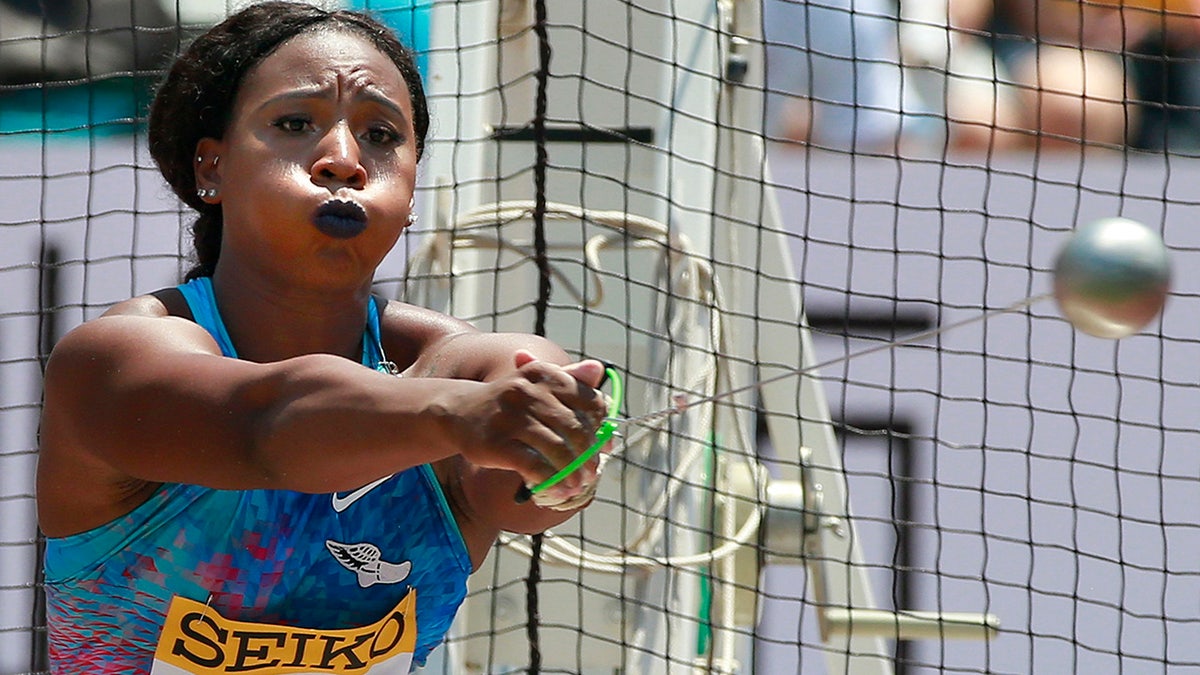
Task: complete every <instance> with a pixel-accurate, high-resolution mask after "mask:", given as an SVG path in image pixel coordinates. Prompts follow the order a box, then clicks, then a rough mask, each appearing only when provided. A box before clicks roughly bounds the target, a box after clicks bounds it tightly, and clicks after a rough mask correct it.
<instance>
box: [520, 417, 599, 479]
mask: <svg viewBox="0 0 1200 675" xmlns="http://www.w3.org/2000/svg"><path fill="white" fill-rule="evenodd" d="M516 440H518V441H520V442H521V443H524V444H525V445H527V446H529V447H530V448H532V449H534V450H535V451H537V452H538V453H540V454H541V455H542V456H543V457H544V458H545V460H546V465H547V466H548V469H547V470H546V471H544V473H543V474H540V475H538V476H537V480H536V481H534V484H541V483H543V482H545V481H546V480H549V479H550V478H551V477H552V476H554V475H555V474H557V473H558V472H559V471H560V470H561V469H563V468H565V467H567V466H568V465H570V464H571V463H572V462H574V461H575V460H576V458H578V457H579V456H580V455H582V454H583V453H584V452H585V451H586V450H587V449H588V447H590V446H578V445H576V446H574V447H572V446H571V445H569V444H568V443H566V442H564V441H563V439H562V438H561V437H559V436H557V435H556V434H554V433H553V432H552V431H551V430H550V429H548V428H546V427H544V426H534V425H531V426H530V427H528V428H527V429H525V430H524V432H523V433H522V434H521V435H520V436H519V437H517V438H516ZM596 464H597V462H596V461H594V460H589V461H588V462H586V463H584V464H583V465H582V466H580V467H579V468H577V469H575V470H574V471H572V472H571V473H570V474H568V475H567V476H565V477H563V478H562V479H561V481H560V483H558V484H559V485H562V486H564V487H566V488H568V489H574V488H575V487H577V486H578V485H579V484H580V483H582V482H584V481H587V480H588V479H589V478H590V476H591V475H592V474H594V473H595V470H596Z"/></svg>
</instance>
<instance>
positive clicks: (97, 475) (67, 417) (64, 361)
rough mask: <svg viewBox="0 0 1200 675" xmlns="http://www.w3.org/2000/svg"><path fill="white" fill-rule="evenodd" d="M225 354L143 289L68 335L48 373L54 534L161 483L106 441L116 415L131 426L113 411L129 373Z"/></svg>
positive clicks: (45, 511) (43, 462) (125, 504)
mask: <svg viewBox="0 0 1200 675" xmlns="http://www.w3.org/2000/svg"><path fill="white" fill-rule="evenodd" d="M189 353H190V354H213V353H218V354H219V349H218V348H217V346H216V344H215V342H213V341H212V338H211V337H209V336H208V334H207V333H206V332H205V331H204V330H203V329H202V328H200V327H199V326H197V325H196V324H194V323H192V322H191V321H188V320H187V319H183V318H178V317H174V316H171V315H170V313H169V311H168V310H167V308H166V307H165V306H164V305H163V303H162V302H160V301H158V300H157V299H156V298H154V297H153V296H143V297H138V298H133V299H130V300H126V301H123V302H121V303H118V304H117V305H114V306H113V307H112V308H110V309H109V310H108V311H106V312H105V313H104V314H103V315H102V316H100V317H98V318H95V319H92V320H90V321H87V322H85V323H83V324H81V325H79V326H77V327H76V328H74V329H72V330H71V331H70V332H69V333H67V335H65V336H64V337H63V338H62V339H61V340H60V341H59V342H58V344H57V345H55V347H54V350H53V351H52V352H51V355H50V360H49V362H48V363H47V366H46V372H45V375H44V378H43V383H44V384H43V387H44V400H43V407H42V419H41V427H40V434H39V436H40V452H39V458H38V510H39V516H40V519H41V525H42V528H43V530H44V531H45V532H46V533H47V534H48V535H50V536H56V535H62V534H69V533H72V532H76V531H81V530H83V529H87V526H88V525H92V526H94V525H95V524H97V523H98V522H103V520H99V521H97V520H95V519H93V515H94V514H105V517H107V516H110V515H114V514H117V513H120V512H124V511H128V510H129V508H130V506H129V505H130V504H136V503H140V501H141V500H144V499H145V498H146V496H147V494H148V491H152V490H153V489H154V487H155V485H153V484H151V483H149V482H147V481H140V480H136V479H133V478H132V477H131V476H130V475H129V474H128V473H126V472H123V471H120V470H118V469H116V468H115V467H114V465H113V463H112V462H111V461H109V460H108V457H107V456H106V452H105V449H106V448H105V446H108V445H119V444H118V443H105V442H104V441H103V440H102V439H105V438H107V437H109V436H112V434H109V433H106V429H105V425H106V424H107V423H108V421H109V420H111V421H112V424H113V425H119V426H128V425H129V423H130V420H135V421H136V420H137V419H138V418H137V415H145V414H146V410H145V408H146V406H145V405H144V402H143V405H141V406H140V409H138V410H134V411H131V414H130V415H129V419H125V418H123V417H121V416H120V415H117V414H112V413H111V410H112V408H113V407H114V406H116V405H117V404H119V403H120V402H122V401H123V400H124V398H125V396H124V391H123V390H122V387H121V385H120V382H121V377H122V375H123V374H126V373H131V372H137V371H145V370H147V369H154V368H160V367H162V364H164V363H167V362H168V361H170V360H171V359H172V357H173V355H177V354H189Z"/></svg>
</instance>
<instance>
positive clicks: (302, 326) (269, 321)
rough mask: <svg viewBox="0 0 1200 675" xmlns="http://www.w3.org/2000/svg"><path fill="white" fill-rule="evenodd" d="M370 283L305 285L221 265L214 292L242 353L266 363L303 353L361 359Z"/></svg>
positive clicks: (216, 274)
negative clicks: (306, 286) (323, 286)
mask: <svg viewBox="0 0 1200 675" xmlns="http://www.w3.org/2000/svg"><path fill="white" fill-rule="evenodd" d="M370 290H371V287H370V283H369V281H368V283H365V284H362V285H361V286H359V287H356V288H341V289H337V288H321V289H316V288H304V287H300V286H298V285H295V284H287V283H280V281H279V280H278V279H275V280H270V279H262V278H257V277H253V276H250V275H246V274H240V273H239V272H238V271H237V269H236V268H234V269H229V270H227V269H223V268H222V267H221V266H220V265H218V266H217V270H216V273H215V274H213V292H214V293H215V295H216V300H217V306H218V307H219V308H220V311H221V318H222V319H223V320H224V322H225V328H226V329H227V330H228V331H229V337H230V339H231V340H233V344H234V346H235V348H236V349H237V351H238V355H239V356H240V357H241V358H243V359H246V360H248V361H255V362H260V363H265V362H269V361H280V360H283V359H287V358H292V357H295V356H301V355H304V354H316V353H324V354H336V355H338V356H344V357H346V358H349V359H353V360H358V359H359V358H361V353H362V336H363V328H364V326H365V325H366V320H367V303H368V302H369V301H370Z"/></svg>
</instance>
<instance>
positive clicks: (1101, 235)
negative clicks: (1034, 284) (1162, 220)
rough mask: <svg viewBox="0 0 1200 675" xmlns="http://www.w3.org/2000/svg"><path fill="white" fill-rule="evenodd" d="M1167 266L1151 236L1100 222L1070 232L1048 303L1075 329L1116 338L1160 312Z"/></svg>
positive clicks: (1123, 224) (1121, 222) (1141, 229)
mask: <svg viewBox="0 0 1200 675" xmlns="http://www.w3.org/2000/svg"><path fill="white" fill-rule="evenodd" d="M1170 289H1171V261H1170V258H1169V256H1168V254H1167V247H1166V245H1165V244H1163V241H1162V238H1161V237H1159V236H1158V234H1157V233H1156V232H1154V231H1153V230H1151V229H1150V228H1148V227H1146V226H1145V225H1143V224H1141V223H1139V222H1137V221H1134V220H1130V219H1128V218H1101V219H1100V220H1097V221H1094V222H1092V223H1089V224H1087V225H1084V226H1082V227H1080V228H1078V229H1076V230H1075V233H1074V234H1072V235H1071V238H1070V240H1068V241H1067V244H1066V246H1064V247H1063V249H1062V251H1060V252H1059V254H1058V259H1057V261H1056V262H1055V265H1054V297H1055V299H1056V300H1057V301H1058V306H1059V309H1060V310H1061V311H1062V313H1063V316H1065V317H1066V318H1067V320H1068V321H1070V322H1071V324H1072V325H1073V326H1075V328H1077V329H1079V330H1081V331H1083V332H1085V333H1087V334H1089V335H1094V336H1096V337H1102V338H1112V339H1116V338H1122V337H1125V336H1127V335H1132V334H1133V333H1136V332H1138V331H1139V330H1141V328H1142V327H1143V326H1145V325H1146V324H1148V323H1150V321H1152V320H1153V319H1154V317H1156V316H1158V314H1159V312H1160V311H1162V308H1163V304H1164V303H1165V302H1166V300H1167V293H1168V292H1169V291H1170Z"/></svg>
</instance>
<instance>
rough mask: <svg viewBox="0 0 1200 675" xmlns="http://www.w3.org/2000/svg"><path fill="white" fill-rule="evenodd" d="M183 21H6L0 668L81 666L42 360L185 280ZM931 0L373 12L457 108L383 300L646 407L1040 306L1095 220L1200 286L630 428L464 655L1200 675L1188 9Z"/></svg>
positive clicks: (117, 9)
mask: <svg viewBox="0 0 1200 675" xmlns="http://www.w3.org/2000/svg"><path fill="white" fill-rule="evenodd" d="M108 4H112V7H109V6H108ZM191 4H192V3H180V4H179V5H177V6H170V5H160V4H156V3H154V2H134V1H130V2H126V3H107V4H105V6H104V7H100V6H99V5H98V4H97V3H91V4H90V5H88V4H86V3H75V4H72V3H64V5H69V6H70V7H71V8H72V9H71V10H70V11H68V10H65V9H64V10H62V11H59V12H57V13H54V12H49V13H47V12H46V11H43V13H42V14H34V13H30V12H29V11H28V10H27V8H26V5H25V3H20V2H11V1H10V2H0V204H3V205H4V213H3V214H2V215H0V240H2V241H3V245H2V246H0V282H2V287H3V288H4V289H5V292H4V293H3V295H2V296H0V673H22V674H24V673H35V672H44V671H46V670H47V668H48V666H47V662H46V654H45V649H44V638H45V620H44V615H43V613H42V612H41V609H40V600H41V581H40V576H39V573H38V569H39V567H40V563H39V551H40V543H39V538H38V534H37V529H36V525H35V508H34V498H33V493H34V469H35V463H36V453H37V423H38V413H39V405H40V395H41V392H40V374H41V369H42V367H43V365H44V360H45V358H46V356H47V355H48V352H49V349H50V347H51V346H52V345H53V343H54V341H55V340H56V339H57V338H58V337H60V336H61V335H62V334H63V333H64V332H65V331H66V330H69V329H70V328H71V327H72V326H74V325H76V324H78V323H80V322H81V321H84V320H87V319H90V318H93V317H95V316H97V315H98V314H99V313H101V312H102V311H103V310H104V309H105V308H106V307H108V306H109V305H110V304H112V303H113V302H116V301H118V300H120V299H123V298H126V297H129V296H131V295H134V294H140V293H145V292H148V291H152V290H155V289H158V288H162V287H165V286H169V285H172V284H174V283H176V282H177V280H178V279H179V277H180V275H181V272H182V271H183V269H184V268H185V267H186V266H187V262H186V260H185V257H186V254H187V246H188V243H187V241H186V238H185V235H184V234H183V233H184V232H185V231H186V226H187V224H188V222H189V221H190V215H189V214H187V213H186V212H184V211H183V210H181V208H180V205H179V204H178V203H177V201H176V200H175V199H174V197H173V196H171V194H170V192H169V190H168V189H167V188H166V187H165V186H164V185H163V183H162V180H161V178H160V177H159V175H158V173H157V171H156V170H155V169H154V167H153V163H152V161H151V160H150V157H149V154H148V152H147V151H146V138H145V132H144V112H145V104H146V101H147V100H148V96H149V93H148V92H149V91H150V89H151V87H152V84H153V82H154V81H155V79H156V78H157V77H158V76H160V75H161V68H162V67H163V60H162V55H163V54H165V53H169V52H172V51H174V50H175V49H176V48H177V46H178V45H179V44H180V43H182V42H184V41H186V40H187V39H188V38H189V37H190V36H191V35H194V34H196V32H197V31H199V30H202V29H203V28H204V27H205V26H207V25H211V24H212V23H213V22H215V21H217V20H219V19H220V18H221V17H223V16H225V15H226V14H227V12H228V11H229V9H228V8H227V7H224V6H220V5H219V4H218V5H216V6H211V7H210V8H208V9H200V8H201V7H205V6H202V5H197V6H196V7H185V5H191ZM940 4H941V3H936V2H935V3H920V4H919V6H918V3H908V2H905V3H902V4H901V5H900V6H897V5H896V4H895V3H892V2H889V1H888V0H878V1H875V2H871V1H869V0H856V1H855V2H853V3H851V2H849V1H848V0H847V1H845V2H841V1H839V0H810V1H809V2H804V3H800V2H791V1H788V0H767V1H766V2H764V3H763V4H761V5H759V4H758V3H755V2H709V3H677V2H670V1H668V0H657V1H650V2H646V1H639V2H624V1H622V2H607V3H541V2H509V1H505V2H499V1H496V0H461V1H459V2H455V3H426V2H417V3H414V4H384V3H382V2H379V3H372V4H368V8H369V9H371V10H373V11H375V12H377V13H378V14H379V15H380V16H381V17H383V18H384V19H385V20H386V21H388V22H390V23H391V24H392V25H393V26H395V27H396V28H397V30H398V31H399V32H401V33H402V34H403V35H404V36H405V38H406V40H407V41H408V42H409V43H410V44H413V45H414V46H416V47H417V49H418V50H419V52H420V55H421V65H422V68H423V71H424V75H425V78H426V81H427V82H428V83H429V94H430V103H431V109H432V111H433V116H434V127H433V138H432V139H431V142H430V145H429V150H428V154H427V157H426V159H425V161H424V163H423V167H422V169H421V172H422V175H421V181H422V186H421V188H420V190H419V192H418V196H417V202H418V206H419V210H420V212H421V216H422V218H421V220H420V221H419V223H418V224H417V225H416V226H414V227H413V228H411V229H410V230H409V232H408V234H407V235H406V237H405V238H404V239H403V240H402V241H401V243H400V245H399V246H398V247H397V249H396V251H395V252H394V253H393V254H392V255H391V256H390V257H389V258H388V259H387V260H386V261H385V263H384V265H383V266H382V267H381V269H380V273H379V276H378V288H379V290H380V291H382V292H384V293H386V294H388V295H390V296H392V297H397V298H403V299H407V300H410V301H414V302H419V303H421V304H427V305H429V306H433V307H437V308H441V309H445V310H447V311H449V312H451V313H453V314H455V315H456V316H460V317H462V318H465V319H467V320H470V321H472V322H473V323H475V324H476V325H478V326H479V327H480V328H483V329H487V330H520V331H524V332H533V331H534V330H538V329H539V326H540V325H543V323H542V320H543V319H544V330H545V332H546V334H547V335H548V336H549V337H551V338H552V339H554V340H555V341H557V342H559V343H560V344H562V345H563V346H564V347H565V348H566V349H568V351H569V352H571V353H572V354H574V355H578V356H584V355H587V356H594V357H598V358H603V359H605V360H608V361H610V362H612V363H614V364H616V365H617V366H618V367H619V368H620V369H621V370H622V372H623V374H624V375H625V379H626V384H627V389H628V392H627V400H626V404H625V410H623V414H624V415H626V416H629V417H637V416H640V415H646V414H648V413H652V412H655V411H660V410H665V409H669V408H672V407H673V406H676V405H677V404H679V403H680V402H683V403H686V402H688V401H696V400H699V399H703V398H705V397H706V396H709V395H711V394H714V393H719V392H721V391H726V390H729V389H734V388H738V387H740V386H742V385H746V384H748V383H750V382H751V381H753V380H754V379H755V378H766V377H771V376H773V375H777V374H779V373H781V372H785V371H787V370H788V369H795V368H799V367H802V366H804V365H807V364H812V363H818V362H823V361H827V360H830V359H834V358H836V357H839V356H841V355H844V354H847V353H854V352H857V351H860V350H863V349H866V348H870V347H873V346H877V345H880V344H883V343H886V342H888V341H892V340H896V339H899V338H901V337H903V336H905V335H908V334H911V333H914V332H917V331H922V330H928V329H931V328H936V327H938V326H945V325H948V324H951V323H954V322H957V321H961V320H964V319H968V318H970V317H974V316H979V315H981V314H983V313H984V312H985V311H988V310H993V309H998V308H1002V307H1006V306H1008V305H1010V304H1011V303H1013V302H1016V301H1019V300H1021V299H1022V298H1025V297H1029V296H1035V295H1040V294H1042V293H1045V292H1046V291H1048V290H1049V289H1050V287H1051V284H1052V274H1051V270H1052V268H1053V264H1054V259H1055V256H1056V254H1057V252H1058V251H1059V249H1060V247H1061V246H1062V244H1063V242H1064V241H1065V240H1066V237H1067V236H1068V234H1069V233H1070V232H1071V231H1072V230H1073V229H1074V228H1076V227H1077V226H1079V225H1082V224H1084V223H1088V222H1091V221H1093V220H1095V219H1097V218H1101V217H1105V216H1112V215H1123V216H1126V217H1130V218H1134V219H1136V220H1139V221H1141V222H1143V223H1146V224H1147V225H1149V226H1150V227H1151V228H1152V229H1154V230H1156V231H1158V232H1161V233H1162V235H1163V237H1164V240H1165V241H1166V242H1167V244H1168V246H1169V248H1170V250H1171V254H1172V258H1173V263H1174V272H1175V286H1174V290H1173V291H1172V293H1171V295H1170V298H1169V302H1168V305H1167V309H1166V311H1165V313H1164V314H1163V315H1162V317H1161V318H1160V319H1159V320H1156V321H1154V322H1152V323H1151V324H1150V325H1149V326H1147V327H1146V328H1144V329H1143V330H1142V331H1140V332H1139V333H1138V334H1137V335H1135V336H1132V337H1129V338H1126V339H1124V340H1121V341H1109V340H1101V339H1097V338H1092V337H1089V336H1086V335H1083V334H1081V333H1078V332H1077V331H1075V330H1073V329H1072V327H1071V326H1070V324H1068V323H1067V322H1066V321H1065V320H1064V319H1063V318H1062V317H1061V315H1060V314H1059V313H1058V311H1057V309H1056V308H1055V307H1054V305H1053V303H1052V302H1049V301H1047V302H1040V303H1034V304H1033V305H1031V306H1030V307H1029V308H1027V309H1024V310H1021V311H1018V312H1012V313H1007V314H1002V315H999V316H996V317H995V318H992V319H990V320H988V321H987V322H982V323H976V324H972V325H970V326H967V327H964V328H961V329H955V330H953V331H949V332H946V333H944V334H941V335H938V336H936V337H931V338H929V339H926V340H921V341H918V342H916V343H913V344H907V345H904V346H900V347H896V348H895V349H889V350H885V351H879V352H875V353H872V354H870V355H866V356H863V357H858V358H853V359H851V360H848V361H843V362H839V363H835V364H831V365H827V366H825V367H823V368H821V369H820V371H819V373H810V374H809V375H807V376H805V377H798V376H797V377H794V378H785V379H783V380H780V381H777V382H775V383H773V384H772V385H770V386H767V387H762V388H761V389H751V390H749V391H747V392H745V393H743V394H741V395H738V396H733V397H729V398H724V399H721V400H720V401H717V402H712V403H701V404H696V405H694V406H691V407H689V408H688V409H687V410H686V411H685V412H683V413H682V414H677V415H667V416H663V417H659V418H656V419H655V420H652V421H648V422H646V423H643V424H630V425H627V426H625V427H624V428H623V429H622V430H621V433H620V438H619V442H618V443H617V447H616V452H615V453H614V457H613V459H611V460H610V461H609V463H608V465H607V467H606V469H605V473H604V479H603V482H602V484H601V488H600V492H599V496H598V499H597V502H596V504H594V505H593V506H591V507H589V509H588V510H587V511H585V512H583V513H582V514H581V515H579V516H578V517H577V518H575V519H573V520H572V521H571V522H569V523H568V524H567V525H564V526H563V527H561V528H556V530H555V531H554V532H553V533H552V534H551V535H548V536H546V537H545V538H544V539H543V540H542V541H540V542H531V541H529V540H527V539H526V538H523V537H517V536H508V535H506V536H504V537H503V538H502V541H501V543H500V544H499V545H498V546H497V547H496V549H495V550H494V551H493V552H492V554H491V555H490V556H489V558H488V560H487V561H486V562H485V563H484V566H483V567H482V569H480V570H479V571H478V572H477V573H476V574H475V576H474V577H473V580H472V588H471V594H470V596H469V598H468V601H467V604H466V605H465V606H464V608H463V610H462V611H461V612H460V616H459V621H458V623H457V624H456V628H455V630H454V632H453V633H452V635H451V636H450V639H449V641H448V645H447V648H446V649H445V650H441V653H440V654H439V656H438V659H435V662H431V664H430V666H429V670H430V671H433V672H448V673H449V672H541V673H551V672H586V673H591V672H606V673H611V672H644V673H655V672H675V671H677V670H678V671H682V670H685V669H689V668H695V669H697V670H698V671H700V672H735V671H737V672H755V673H788V672H804V673H820V672H829V673H835V672H849V673H885V672H906V673H916V672H948V673H974V672H995V673H1047V672H1087V671H1089V670H1092V671H1095V672H1164V671H1175V670H1181V671H1182V670H1186V669H1188V668H1196V667H1200V643H1198V642H1197V641H1196V640H1195V639H1193V636H1194V635H1195V633H1196V630H1197V624H1198V623H1200V615H1198V614H1197V611H1196V603H1195V598H1196V597H1198V596H1200V562H1197V561H1200V527H1198V526H1197V524H1196V518H1195V509H1194V508H1193V505H1194V504H1195V503H1196V502H1197V499H1198V497H1200V495H1198V494H1197V492H1198V485H1200V483H1198V480H1200V455H1197V453H1196V452H1195V450H1194V448H1195V447H1196V445H1197V435H1198V432H1197V428H1196V424H1195V415H1194V410H1196V407H1197V404H1200V400H1198V397H1197V394H1196V391H1197V389H1196V383H1197V381H1200V372H1198V366H1197V365H1196V364H1198V363H1200V341H1198V340H1197V339H1196V337H1195V329H1194V328H1195V322H1194V320H1193V319H1192V318H1189V317H1195V316H1196V313H1197V311H1200V308H1198V307H1197V304H1198V303H1200V298H1198V297H1197V295H1196V293H1195V290H1194V289H1195V288H1197V283H1196V275H1195V273H1194V271H1193V270H1194V269H1197V267H1198V266H1197V265H1191V264H1189V263H1190V262H1191V261H1193V259H1194V258H1196V257H1197V256H1198V255H1200V235H1198V234H1196V231H1195V228H1193V227H1191V223H1190V221H1191V219H1192V218H1194V217H1195V210H1196V208H1197V206H1198V200H1197V198H1196V196H1195V194H1194V190H1193V188H1192V186H1194V185H1195V184H1196V182H1197V179H1200V162H1198V161H1197V158H1196V157H1195V154H1194V150H1193V148H1194V147H1195V134H1196V131H1197V129H1198V127H1195V126H1193V118H1194V117H1195V116H1196V114H1197V112H1200V107H1196V105H1195V104H1194V102H1192V101H1191V100H1189V98H1188V96H1189V91H1188V87H1187V86H1186V82H1188V81H1189V77H1188V76H1189V73H1192V72H1193V71H1194V70H1195V69H1196V68H1198V67H1200V60H1197V58H1196V56H1195V54H1194V53H1193V52H1192V51H1191V49H1190V47H1189V44H1188V40H1187V39H1186V37H1187V35H1188V33H1187V31H1190V30H1194V29H1193V28H1191V26H1192V23H1191V22H1190V21H1191V19H1190V17H1189V16H1188V15H1186V14H1184V13H1183V12H1182V11H1181V10H1179V9H1177V8H1176V7H1175V5H1174V4H1173V3H1170V2H1168V3H1165V4H1163V7H1165V8H1166V11H1165V12H1157V11H1152V10H1150V9H1142V8H1140V6H1139V7H1134V6H1133V3H1128V5H1129V6H1128V7H1126V9H1124V10H1119V9H1116V8H1114V6H1112V5H1110V4H1107V3H1079V4H1078V5H1076V4H1074V3H1064V4H1065V5H1070V6H1071V7H1070V11H1069V12H1068V14H1067V15H1065V16H1066V19H1063V17H1062V16H1059V17H1054V16H1050V15H1040V16H1039V18H1038V22H1037V27H1036V29H1035V30H1034V31H1033V32H1031V31H1030V30H1029V29H1028V28H1027V26H1023V24H1022V14H1021V13H1020V12H1018V11H1015V10H1014V11H1012V13H1010V14H1007V15H1002V16H997V17H994V18H993V19H992V20H991V21H990V22H985V23H982V24H980V25H979V26H978V27H972V26H970V25H962V26H960V25H958V24H955V27H952V26H951V25H950V24H951V23H952V22H951V20H950V18H948V17H950V16H951V15H949V14H948V13H947V11H946V7H941V8H940V9H939V7H938V5H940ZM1041 4H1046V5H1048V4H1051V3H1041ZM118 5H119V6H118ZM571 5H579V6H578V7H574V6H571ZM997 5H998V6H1009V5H1013V6H1018V5H1021V3H1009V4H1006V3H997ZM1155 6H1157V5H1155ZM88 7H90V8H91V9H90V11H89V10H88ZM931 10H936V11H931ZM922 12H930V13H927V14H926V13H922ZM1052 20H1057V21H1065V23H1063V24H1061V25H1060V24H1056V23H1053V22H1052ZM955 21H966V20H965V19H962V18H961V17H959V18H957V19H955ZM1081 43H1086V44H1085V45H1084V46H1086V47H1087V49H1080V46H1081ZM547 50H548V51H547ZM547 57H548V58H547ZM1030 64H1033V67H1032V70H1031V69H1030V68H1031V66H1030ZM1030 73H1032V75H1031V74H1030ZM1111 73H1115V74H1116V75H1117V78H1118V79H1117V80H1116V88H1115V89H1114V88H1113V84H1112V82H1111V81H1109V80H1106V79H1104V77H1105V75H1106V74H1111ZM1031 77H1032V78H1033V79H1030V78H1031ZM1073 87H1074V88H1073ZM1072 92H1074V93H1072ZM540 96H544V97H545V105H544V107H543V106H541V105H539V104H538V101H539V97H540ZM981 102H983V105H979V104H980V103H981ZM1034 113H1037V114H1034ZM1114 120H1115V121H1114ZM768 160H769V163H768ZM545 275H548V280H549V287H548V289H547V287H546V286H544V285H543V281H544V280H545V279H546V278H547V277H546V276H545ZM801 310H803V313H801ZM535 549H537V550H540V557H539V558H537V562H534V559H533V558H532V557H531V552H532V551H533V550H535ZM531 580H532V581H531ZM531 590H532V591H534V592H533V593H531ZM869 610H879V612H876V613H872V612H870V611H869ZM922 612H924V614H922ZM938 613H940V614H938ZM997 623H998V627H997ZM898 637H899V638H902V639H897V638H898Z"/></svg>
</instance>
